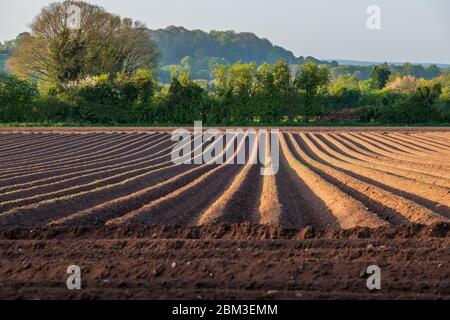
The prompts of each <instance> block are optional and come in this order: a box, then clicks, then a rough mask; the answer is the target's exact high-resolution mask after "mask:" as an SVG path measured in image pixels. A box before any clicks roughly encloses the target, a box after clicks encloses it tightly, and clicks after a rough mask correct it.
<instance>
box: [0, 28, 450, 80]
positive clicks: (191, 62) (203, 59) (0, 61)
mask: <svg viewBox="0 0 450 320" xmlns="http://www.w3.org/2000/svg"><path fill="white" fill-rule="evenodd" d="M148 32H149V33H150V35H151V37H152V39H153V40H154V41H155V42H156V44H157V45H158V47H159V49H160V51H161V59H160V65H161V67H160V69H159V71H158V78H159V79H160V81H161V82H164V83H167V82H169V81H170V74H171V71H172V70H174V69H175V70H176V69H177V68H178V69H184V70H189V71H190V73H191V75H192V77H193V78H194V79H204V80H211V79H212V78H213V75H212V70H213V68H214V67H215V66H217V65H221V64H233V63H236V62H241V63H250V62H255V63H256V65H261V64H262V63H264V62H267V63H275V62H276V61H277V60H280V59H283V60H285V61H287V62H288V63H289V64H290V65H291V66H292V67H293V70H296V68H297V69H298V66H299V65H302V64H304V63H305V62H306V61H307V60H313V61H314V62H315V63H318V64H326V65H328V66H329V67H330V68H338V70H336V71H337V72H336V74H342V73H352V74H355V75H356V76H357V77H358V78H361V79H365V78H367V76H368V74H369V73H370V68H371V66H373V65H376V64H380V63H381V62H371V61H356V60H343V59H340V60H339V59H336V60H332V59H326V60H325V59H324V60H320V59H317V58H314V57H311V56H307V57H304V56H298V57H297V56H295V55H294V53H293V52H292V51H290V50H287V49H285V48H283V47H281V46H278V45H276V44H273V43H272V42H271V41H270V40H268V39H265V38H261V37H258V36H257V35H255V34H254V33H251V32H235V31H232V30H230V31H215V30H213V31H210V32H205V31H202V30H188V29H186V28H184V27H181V26H168V27H166V28H162V29H157V30H150V29H149V30H148ZM21 36H23V34H21V35H19V36H18V38H19V37H21ZM15 45H16V40H11V41H5V42H4V43H0V70H3V71H7V70H6V67H5V62H6V60H7V59H8V57H9V55H10V54H11V52H12V51H13V50H14V48H15ZM389 64H390V65H391V66H393V67H396V66H397V67H398V66H400V65H403V63H402V62H393V63H389ZM411 65H413V66H415V67H419V68H420V67H429V66H432V65H433V64H430V63H420V64H416V63H412V64H411ZM345 66H348V67H345ZM437 67H439V68H448V67H450V65H449V64H439V65H437ZM355 68H356V69H357V68H360V70H356V69H355ZM416 73H417V72H416ZM413 74H414V73H413ZM419 74H420V72H419ZM414 75H415V74H414Z"/></svg>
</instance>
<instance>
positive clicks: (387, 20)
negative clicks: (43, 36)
mask: <svg viewBox="0 0 450 320" xmlns="http://www.w3.org/2000/svg"><path fill="white" fill-rule="evenodd" d="M50 2H53V1H49V0H0V41H4V40H9V39H13V38H15V37H16V36H17V34H19V33H20V32H23V31H28V30H29V25H30V23H31V21H32V20H33V18H34V17H35V16H36V15H37V14H39V11H40V9H41V8H42V7H43V6H45V5H47V4H49V3H50ZM88 2H90V3H93V4H97V5H100V6H102V7H104V8H105V9H106V10H108V11H110V12H113V13H116V14H119V15H121V16H123V17H130V18H133V19H135V20H139V21H142V22H144V23H146V24H147V26H148V27H149V28H151V29H158V28H165V27H167V26H169V25H176V26H184V27H186V28H187V29H201V30H204V31H210V30H221V31H222V30H235V31H237V32H243V31H246V32H253V33H255V34H256V35H258V36H260V37H264V38H267V39H269V40H270V41H271V42H272V43H273V44H276V45H280V46H282V47H284V48H286V49H288V50H291V51H293V52H294V54H295V55H296V56H300V55H302V56H314V57H316V58H320V59H352V60H361V61H390V62H403V61H409V62H421V63H426V62H429V63H450V1H449V0H89V1H88ZM370 5H377V6H378V7H379V8H380V9H381V29H379V30H369V29H368V28H367V25H366V21H367V19H368V18H369V14H367V12H366V10H367V8H368V7H369V6H370Z"/></svg>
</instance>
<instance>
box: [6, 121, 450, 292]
mask: <svg viewBox="0 0 450 320" xmlns="http://www.w3.org/2000/svg"><path fill="white" fill-rule="evenodd" d="M170 129H171V128H79V129H78V128H2V129H0V298H27V299H28V298H31V299H34V298H57V299H58V298H106V299H108V298H119V299H127V298H152V299H170V298H179V299H184V298H193V299H210V298H222V299H244V298H247V299H252V298H254V299H264V298H270V299H273V298H283V299H310V298H312V299H317V298H325V299H333V298H356V299H367V298H411V299H417V298H433V299H436V298H444V299H449V298H450V267H449V264H448V261H450V250H449V245H450V238H449V237H450V160H449V159H450V130H449V129H448V128H368V127H364V128H345V127H341V128H284V129H281V128H280V134H279V141H280V168H279V171H278V173H277V174H276V175H274V176H263V175H260V169H261V168H260V166H259V165H251V164H244V165H230V164H227V163H224V164H215V165H209V164H195V165H194V164H193V165H187V164H180V165H177V164H174V163H173V162H172V161H171V151H172V149H173V147H174V144H175V142H173V141H171V139H170V138H171V135H170ZM207 146H208V144H205V146H202V147H207ZM246 147H247V149H248V150H247V149H246V150H247V152H246V153H247V154H246V157H247V158H252V157H256V156H257V155H256V150H257V145H256V144H254V145H250V143H249V141H245V140H244V143H241V144H239V143H238V142H237V140H235V141H233V143H232V144H230V145H224V150H225V151H227V150H228V149H230V150H231V152H234V153H233V155H236V153H237V150H239V149H240V148H246ZM216 156H217V157H224V155H222V154H220V155H216ZM72 264H75V265H80V267H81V268H82V273H83V290H80V291H78V292H74V291H69V290H67V289H66V287H65V279H66V278H67V274H66V272H65V270H66V268H67V266H68V265H72ZM371 264H377V265H379V266H380V267H381V269H382V272H383V282H382V289H381V290H375V291H369V290H368V289H367V287H366V278H367V275H366V274H365V271H366V268H367V267H368V266H369V265H371Z"/></svg>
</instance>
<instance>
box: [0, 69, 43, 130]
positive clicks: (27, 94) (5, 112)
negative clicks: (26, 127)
mask: <svg viewBox="0 0 450 320" xmlns="http://www.w3.org/2000/svg"><path fill="white" fill-rule="evenodd" d="M37 96H38V90H37V87H36V86H35V85H34V84H32V83H30V82H28V81H25V80H20V79H18V78H16V77H14V76H11V75H7V74H5V73H0V119H1V121H4V122H13V121H26V120H29V119H30V118H31V113H32V105H33V102H34V100H35V99H36V98H37Z"/></svg>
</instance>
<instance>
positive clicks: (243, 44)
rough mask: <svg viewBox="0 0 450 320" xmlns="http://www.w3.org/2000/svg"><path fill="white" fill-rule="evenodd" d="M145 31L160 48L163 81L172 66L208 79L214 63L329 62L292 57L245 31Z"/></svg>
mask: <svg viewBox="0 0 450 320" xmlns="http://www.w3.org/2000/svg"><path fill="white" fill-rule="evenodd" d="M149 32H150V35H151V37H152V38H153V40H154V41H155V42H156V43H157V45H158V47H159V49H160V50H161V65H162V66H163V67H162V68H161V70H160V74H159V77H160V80H162V81H163V82H167V81H169V78H170V69H171V68H173V66H176V67H179V68H183V69H188V70H189V71H190V72H191V74H192V76H193V77H194V78H195V79H206V80H209V79H212V74H211V71H212V69H213V68H214V66H216V65H219V64H232V63H235V62H238V61H240V62H242V63H249V62H256V64H257V65H260V64H262V63H264V62H268V63H275V62H276V61H277V60H280V59H283V60H285V61H287V62H288V63H289V64H291V65H298V64H303V63H304V62H305V61H306V60H310V59H311V60H313V61H315V62H316V63H321V64H331V63H330V62H327V61H320V60H317V59H315V58H313V57H306V58H305V57H296V56H295V55H294V54H293V53H292V51H289V50H286V49H284V48H282V47H280V46H276V45H273V44H272V43H271V42H270V41H269V40H267V39H264V38H259V37H258V36H256V35H255V34H253V33H249V32H241V33H237V32H235V31H211V32H205V31H201V30H187V29H186V28H183V27H175V26H169V27H167V28H165V29H158V30H149ZM170 66H172V67H170Z"/></svg>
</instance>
